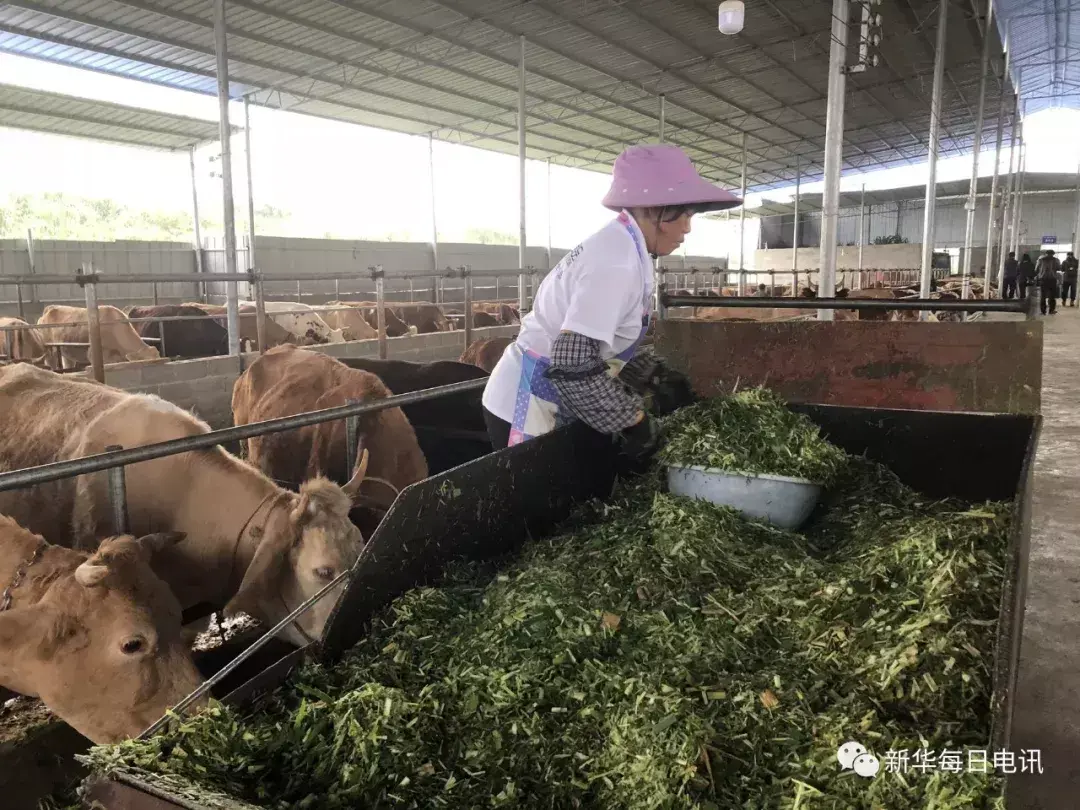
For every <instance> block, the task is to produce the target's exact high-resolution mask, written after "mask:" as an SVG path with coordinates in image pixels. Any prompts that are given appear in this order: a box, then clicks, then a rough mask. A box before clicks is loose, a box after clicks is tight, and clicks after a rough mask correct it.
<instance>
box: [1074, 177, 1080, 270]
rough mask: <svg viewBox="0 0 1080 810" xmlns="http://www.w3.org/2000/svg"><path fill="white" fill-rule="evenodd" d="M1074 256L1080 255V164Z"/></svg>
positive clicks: (1077, 181)
mask: <svg viewBox="0 0 1080 810" xmlns="http://www.w3.org/2000/svg"><path fill="white" fill-rule="evenodd" d="M1072 249H1073V256H1080V165H1078V166H1077V167H1076V224H1075V225H1073V234H1072Z"/></svg>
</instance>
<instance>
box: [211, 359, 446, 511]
mask: <svg viewBox="0 0 1080 810" xmlns="http://www.w3.org/2000/svg"><path fill="white" fill-rule="evenodd" d="M390 394H391V391H390V389H389V388H387V387H386V386H385V385H384V384H383V382H382V381H381V380H380V379H379V378H378V377H376V376H375V375H374V374H370V373H368V372H366V371H359V370H357V369H351V368H349V367H348V366H346V365H345V364H343V363H341V362H339V361H338V360H335V359H334V358H333V357H328V356H327V355H325V354H322V353H321V352H311V351H307V350H304V349H298V348H296V347H294V346H279V347H277V348H275V349H272V350H271V351H268V352H266V354H264V355H263V356H262V357H260V358H259V359H258V360H256V361H255V362H254V363H252V364H251V365H250V366H248V368H247V369H246V370H245V371H244V373H243V374H241V375H240V377H239V378H238V379H237V381H236V384H235V385H234V386H233V396H232V411H233V422H234V423H235V424H237V425H246V424H248V423H249V422H259V421H262V420H265V419H275V418H278V417H282V416H292V415H293V414H297V413H305V412H307V411H316V410H321V409H323V408H332V407H336V406H339V405H345V404H346V403H347V402H348V400H350V399H352V400H360V401H370V400H376V399H385V398H386V397H388V396H390ZM365 453H366V454H369V458H370V460H369V462H368V468H367V472H368V473H370V474H369V475H367V477H366V478H365V479H364V482H363V486H362V489H360V490H359V491H358V492H359V494H361V495H362V496H363V501H364V503H363V505H364V506H366V507H370V508H373V509H376V510H380V511H385V509H387V508H389V506H390V504H391V503H393V501H394V499H395V498H396V497H397V493H398V492H400V491H401V490H402V489H404V488H405V487H407V486H408V485H409V484H412V483H414V482H416V481H419V480H421V479H423V478H426V477H427V474H428V468H427V461H426V460H425V459H424V454H423V453H422V452H421V451H420V445H419V444H418V443H417V440H416V432H415V431H414V430H413V427H412V425H411V424H410V423H409V420H408V419H407V418H406V417H405V414H403V413H402V412H401V409H400V408H387V409H384V410H381V411H376V412H375V413H372V414H368V415H366V416H363V417H361V418H360V425H359V440H358V447H357V454H356V455H357V464H358V465H359V464H360V460H361V459H362V458H363V456H364V455H365ZM247 457H248V460H249V461H250V462H251V463H253V464H255V465H256V466H257V467H258V468H259V469H261V470H262V471H263V472H265V473H266V474H267V475H269V476H271V477H272V478H274V479H276V480H278V481H283V482H286V483H296V482H298V481H302V480H304V478H305V477H311V476H313V475H323V474H325V475H328V476H330V477H331V478H333V479H336V480H339V481H340V480H345V479H346V478H348V477H349V475H351V474H353V471H352V470H347V469H346V466H345V423H344V420H335V421H333V422H324V423H322V424H319V425H312V426H311V427H306V428H300V429H299V430H290V431H286V432H284V433H271V434H268V435H266V436H258V437H256V438H253V439H248V440H247ZM375 525H377V523H376V524H375Z"/></svg>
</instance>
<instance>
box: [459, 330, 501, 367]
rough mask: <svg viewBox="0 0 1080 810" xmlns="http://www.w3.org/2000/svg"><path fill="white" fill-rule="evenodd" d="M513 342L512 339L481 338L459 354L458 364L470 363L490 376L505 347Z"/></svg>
mask: <svg viewBox="0 0 1080 810" xmlns="http://www.w3.org/2000/svg"><path fill="white" fill-rule="evenodd" d="M513 342H514V339H513V338H507V337H496V338H481V339H480V340H474V341H473V342H472V343H470V344H469V345H468V346H467V347H466V348H465V351H463V352H462V353H461V357H459V358H458V362H459V363H471V364H472V365H474V366H476V367H478V368H482V369H483V370H484V371H486V372H487V373H488V374H490V373H491V372H492V371H493V370H494V368H495V364H496V363H498V362H499V359H500V358H501V357H502V356H503V352H505V351H506V347H507V346H509V345H510V344H511V343H513Z"/></svg>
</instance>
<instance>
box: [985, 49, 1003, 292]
mask: <svg viewBox="0 0 1080 810" xmlns="http://www.w3.org/2000/svg"><path fill="white" fill-rule="evenodd" d="M1000 81H1001V101H1000V103H999V105H998V120H997V140H996V145H995V146H994V179H993V180H992V181H991V182H990V215H989V219H988V221H987V223H986V276H985V278H984V279H983V287H984V290H983V296H984V297H985V298H989V297H990V281H991V279H992V277H993V276H992V273H993V270H992V269H991V268H995V267H996V268H997V276H998V294H999V295H1000V294H1001V291H1002V290H1004V289H1005V288H1004V286H1003V284H1002V278H1001V274H1002V273H1003V272H1004V261H1005V257H1004V256H1001V255H998V256H997V258H996V260H995V257H994V248H995V241H994V239H995V237H996V236H997V209H998V203H999V199H998V196H999V195H998V176H999V175H1000V166H1001V141H1002V136H1003V135H1004V132H1005V118H1006V115H1007V113H1006V110H1005V102H1006V99H1007V98H1008V95H1007V94H1006V93H1005V81H1006V74H1005V64H1004V62H1002V65H1001V77H1000Z"/></svg>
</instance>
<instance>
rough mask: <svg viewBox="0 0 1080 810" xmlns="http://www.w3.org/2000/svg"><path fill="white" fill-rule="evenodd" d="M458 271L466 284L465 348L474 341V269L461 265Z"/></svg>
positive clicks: (464, 293)
mask: <svg viewBox="0 0 1080 810" xmlns="http://www.w3.org/2000/svg"><path fill="white" fill-rule="evenodd" d="M458 271H459V272H460V273H461V278H462V281H463V282H464V284H465V290H464V292H463V293H462V295H463V296H464V297H465V348H466V349H467V348H469V344H470V343H472V334H473V305H472V300H473V282H472V269H471V268H470V267H459V268H458Z"/></svg>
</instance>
